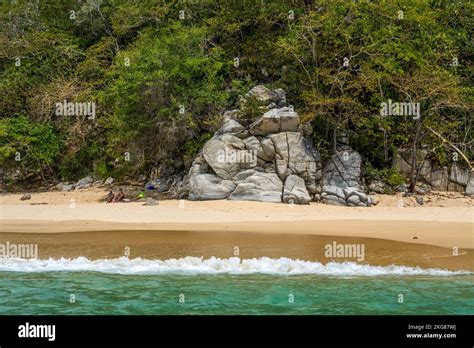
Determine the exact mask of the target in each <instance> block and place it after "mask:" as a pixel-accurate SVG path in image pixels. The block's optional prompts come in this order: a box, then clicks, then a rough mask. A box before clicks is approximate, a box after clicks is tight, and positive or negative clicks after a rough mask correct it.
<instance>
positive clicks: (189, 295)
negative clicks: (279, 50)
mask: <svg viewBox="0 0 474 348" xmlns="http://www.w3.org/2000/svg"><path fill="white" fill-rule="evenodd" d="M473 285H474V275H472V274H467V275H449V276H431V275H382V276H369V277H368V276H356V277H347V276H327V275H314V274H305V275H270V274H256V273H252V274H225V273H224V274H153V275H143V274H110V273H99V272H92V271H75V272H70V271H49V272H12V271H7V272H5V271H2V272H0V314H20V315H21V314H66V315H67V314H71V315H72V314H152V315H155V314H183V315H184V314H209V315H210V314H224V315H225V314H256V315H258V314H276V315H287V314H335V315H337V314H474V286H473ZM71 294H74V296H75V300H76V301H75V303H71V302H70V296H71ZM180 295H181V300H183V299H184V303H180ZM183 295H184V298H183ZM400 295H403V302H402V303H399V300H400V299H401V297H400ZM292 299H294V302H292V301H291V300H292Z"/></svg>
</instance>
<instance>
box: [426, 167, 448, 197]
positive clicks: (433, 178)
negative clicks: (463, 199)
mask: <svg viewBox="0 0 474 348" xmlns="http://www.w3.org/2000/svg"><path fill="white" fill-rule="evenodd" d="M448 181H449V176H448V169H447V168H440V169H435V170H433V171H431V175H430V180H429V183H430V185H431V186H432V187H433V188H434V189H436V190H438V191H446V190H447V189H448Z"/></svg>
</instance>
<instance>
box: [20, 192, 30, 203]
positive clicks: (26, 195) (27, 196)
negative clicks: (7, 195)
mask: <svg viewBox="0 0 474 348" xmlns="http://www.w3.org/2000/svg"><path fill="white" fill-rule="evenodd" d="M28 199H31V194H29V193H24V194H23V195H22V196H21V197H20V200H21V201H26V200H28Z"/></svg>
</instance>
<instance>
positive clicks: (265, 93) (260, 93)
mask: <svg viewBox="0 0 474 348" xmlns="http://www.w3.org/2000/svg"><path fill="white" fill-rule="evenodd" d="M246 97H253V98H255V99H257V100H258V101H259V102H261V103H262V104H263V105H269V104H271V103H277V102H278V95H277V94H276V93H275V92H273V91H271V90H270V89H268V88H267V87H265V86H262V85H258V86H255V87H254V88H252V89H251V90H250V91H249V92H248V93H247V94H246Z"/></svg>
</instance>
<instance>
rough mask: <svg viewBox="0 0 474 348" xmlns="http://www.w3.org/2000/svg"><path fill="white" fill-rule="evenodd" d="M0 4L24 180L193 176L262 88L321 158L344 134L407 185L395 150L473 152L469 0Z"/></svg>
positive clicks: (7, 129) (8, 104) (11, 146)
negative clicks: (272, 93)
mask: <svg viewBox="0 0 474 348" xmlns="http://www.w3.org/2000/svg"><path fill="white" fill-rule="evenodd" d="M1 6H2V7H1V10H0V22H1V23H2V25H1V32H0V44H1V46H0V47H1V48H0V117H1V118H2V119H1V120H0V165H1V166H2V167H3V168H5V169H6V171H10V172H15V171H17V170H19V171H20V172H21V177H22V178H25V177H27V176H28V173H31V172H34V173H37V174H41V175H42V176H43V178H46V179H47V178H60V179H75V178H78V177H80V176H82V175H84V174H86V173H92V172H94V173H95V174H96V175H98V176H102V177H104V176H107V175H113V176H116V177H117V176H118V177H124V176H129V177H136V176H139V175H142V174H144V175H146V176H156V175H167V174H172V173H174V172H176V171H180V170H184V169H185V168H186V166H187V165H189V162H190V160H192V158H193V156H194V155H195V153H196V152H197V151H199V149H200V147H201V146H202V144H203V143H204V142H205V141H206V140H207V139H209V137H210V136H211V134H212V132H213V131H215V130H216V129H217V127H218V126H219V125H220V121H221V119H222V116H221V115H222V111H223V110H225V109H230V108H232V107H234V106H235V105H236V104H237V102H238V97H239V95H242V94H244V93H245V92H246V91H248V90H249V89H250V88H251V87H252V86H254V85H256V84H265V85H267V86H268V87H272V88H278V87H281V88H283V89H284V90H286V91H287V94H288V100H289V101H290V102H291V104H292V105H294V107H295V109H296V110H297V111H298V113H299V114H300V115H301V116H302V118H303V119H304V120H305V121H307V122H310V123H311V124H312V126H313V133H312V139H313V141H314V143H315V145H316V146H317V148H318V150H320V152H321V153H322V154H323V157H324V156H327V155H329V154H331V153H332V151H334V146H335V144H334V142H335V135H336V134H337V133H338V132H345V133H347V134H348V135H349V138H350V140H351V145H352V146H353V147H354V148H355V149H356V150H358V151H359V152H361V154H362V155H363V157H364V159H365V161H366V164H367V167H368V168H371V173H375V172H376V173H377V176H383V177H385V178H386V179H387V181H393V182H394V183H396V182H398V181H399V178H398V177H397V176H396V175H394V174H393V173H392V172H391V171H390V170H388V169H387V168H388V167H389V166H390V163H391V158H392V156H393V153H394V150H395V149H396V148H398V147H403V146H412V145H415V146H416V147H420V146H422V145H423V146H426V147H428V149H429V150H430V156H431V157H432V158H434V159H436V160H437V161H438V162H439V163H440V164H447V163H449V161H450V160H451V156H452V153H453V149H452V146H450V145H449V144H452V145H455V146H456V147H457V148H458V149H460V151H462V152H463V153H464V154H465V155H466V156H467V157H468V158H469V159H472V144H473V142H472V141H473V140H472V139H473V137H472V88H473V87H472V79H473V76H472V57H473V47H474V45H473V44H472V26H473V22H472V18H473V7H474V5H472V4H470V3H469V2H464V1H408V0H406V1H402V0H400V1H383V2H377V1H371V2H369V3H367V2H365V1H344V0H323V1H305V2H302V1H301V2H298V1H271V2H270V1H254V2H252V1H234V0H225V1H219V2H217V1H216V2H214V1H189V2H184V1H174V2H173V1H145V0H144V1H138V0H137V1H126V0H104V1H99V0H89V1H83V2H74V1H68V0H56V1H53V0H52V1H11V0H7V1H6V2H2V5H1ZM236 58H238V63H239V64H238V66H235V64H234V63H235V59H236ZM388 99H391V100H394V101H400V102H409V101H413V102H419V103H420V110H421V118H420V120H414V119H413V118H412V117H411V116H392V117H382V116H381V115H380V105H381V103H382V102H387V101H388ZM64 100H67V101H69V102H94V103H96V105H97V107H96V118H94V119H91V118H88V117H87V116H62V115H57V114H56V113H55V110H56V108H55V105H56V103H58V102H59V103H62V102H63V101H64ZM249 112H251V111H249ZM440 136H441V137H442V138H444V139H445V140H447V141H445V140H443V139H442V138H441V137H440ZM16 152H19V153H20V154H21V155H22V156H21V157H22V158H23V159H24V161H15V158H14V156H15V153H16Z"/></svg>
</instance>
